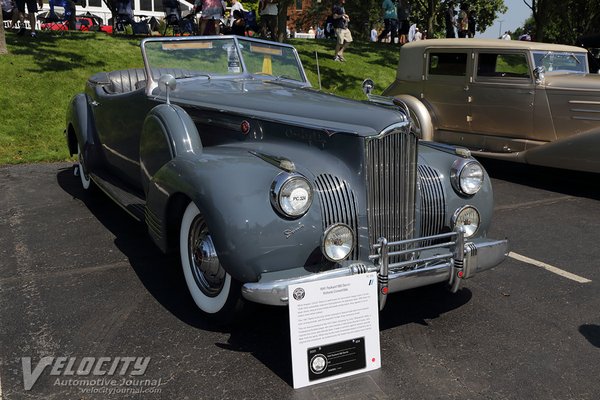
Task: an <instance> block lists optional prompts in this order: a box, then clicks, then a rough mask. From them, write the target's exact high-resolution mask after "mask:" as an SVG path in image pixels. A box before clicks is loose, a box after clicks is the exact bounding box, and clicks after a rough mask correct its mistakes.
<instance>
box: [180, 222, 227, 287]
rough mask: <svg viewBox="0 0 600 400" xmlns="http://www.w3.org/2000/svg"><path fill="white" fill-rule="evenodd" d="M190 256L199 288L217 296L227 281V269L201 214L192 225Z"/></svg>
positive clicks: (189, 243)
mask: <svg viewBox="0 0 600 400" xmlns="http://www.w3.org/2000/svg"><path fill="white" fill-rule="evenodd" d="M188 256H189V260H190V266H191V268H192V275H193V276H194V280H195V281H196V284H197V285H198V288H199V289H200V290H201V291H202V293H204V294H205V295H207V296H209V297H215V296H217V295H218V294H219V293H220V292H221V290H222V289H223V285H224V283H225V270H224V269H223V267H221V264H220V263H219V257H218V256H217V252H216V250H215V246H214V244H213V241H212V238H211V237H210V234H209V233H208V227H207V226H206V223H205V222H204V219H203V218H202V217H201V216H197V217H196V218H195V219H194V221H193V222H192V226H191V227H190V233H189V236H188Z"/></svg>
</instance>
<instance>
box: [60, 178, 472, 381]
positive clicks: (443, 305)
mask: <svg viewBox="0 0 600 400" xmlns="http://www.w3.org/2000/svg"><path fill="white" fill-rule="evenodd" d="M56 179H57V182H58V184H59V186H60V187H61V188H62V189H63V190H64V191H65V192H66V193H68V194H69V195H70V196H72V197H73V198H75V199H78V200H80V201H81V202H83V204H84V205H85V206H86V207H87V208H88V209H89V210H90V212H91V213H92V214H93V215H94V217H95V218H96V219H97V220H98V221H99V222H100V223H101V224H102V225H103V226H104V227H106V229H108V230H109V231H110V232H111V233H112V234H113V235H114V237H115V240H114V243H115V245H116V246H117V247H118V249H119V250H120V251H121V252H122V253H123V254H124V255H125V256H126V257H127V258H128V260H129V262H130V264H131V267H132V268H133V270H134V271H135V273H136V275H137V276H138V278H139V280H140V281H141V282H142V284H143V285H144V287H145V288H146V289H147V290H148V292H149V293H150V294H151V295H152V296H153V297H154V298H155V299H156V300H157V301H158V302H159V303H160V304H161V305H162V306H163V307H164V308H165V309H167V310H168V311H169V312H170V313H171V314H173V315H174V316H176V317H177V318H178V319H180V320H181V321H182V322H184V323H186V324H188V325H191V326H193V327H195V328H198V329H202V330H207V331H214V332H224V333H229V334H230V335H229V339H228V340H227V342H226V343H216V346H218V347H219V348H222V349H225V350H230V351H236V352H245V353H250V354H252V355H253V356H254V357H255V358H256V359H258V360H259V361H260V362H261V363H263V364H264V365H265V366H266V367H267V368H269V369H270V370H271V371H273V373H275V374H276V375H277V376H279V377H280V378H281V379H282V380H283V381H285V382H287V383H288V384H289V385H290V386H292V374H291V372H292V371H291V367H290V366H291V354H290V353H291V349H290V333H289V316H288V309H287V307H275V306H263V305H258V304H249V305H248V306H249V307H248V310H247V311H248V312H246V313H245V314H244V319H243V320H241V321H239V322H237V323H236V324H234V325H231V326H227V327H222V326H218V325H216V324H214V323H212V322H211V321H209V320H207V319H206V318H205V317H203V315H202V314H201V313H200V312H199V311H198V310H197V308H196V306H195V304H194V302H193V300H192V298H191V297H190V295H189V294H188V290H187V286H186V283H185V280H184V278H183V274H182V273H181V267H180V263H179V258H178V256H177V255H176V254H171V255H165V254H163V253H162V252H161V251H160V250H159V249H158V248H157V247H156V246H155V245H154V243H153V242H152V240H151V239H150V236H149V235H148V234H147V232H146V228H145V226H144V225H143V224H142V223H135V222H134V220H133V219H132V218H131V217H130V216H129V215H127V214H126V213H125V212H124V211H123V210H122V209H121V208H119V206H117V205H116V204H114V203H113V202H112V201H111V200H110V199H109V198H108V197H107V196H106V195H104V194H103V193H101V192H100V191H99V190H98V189H97V188H96V189H93V191H92V192H88V191H84V190H83V189H82V187H81V184H80V181H79V178H78V177H76V176H74V175H73V168H72V167H69V168H64V169H61V170H59V172H58V174H57V176H56ZM471 297H472V294H471V292H470V291H469V290H468V289H462V290H460V291H459V292H458V293H456V294H452V293H450V292H448V291H447V290H445V288H444V287H443V286H442V285H434V286H430V287H425V288H420V289H414V290H409V291H406V292H402V293H396V294H392V295H391V296H389V297H388V300H387V305H386V307H385V308H384V310H383V311H382V312H381V313H380V317H379V318H380V330H386V329H390V328H393V327H396V326H400V325H404V324H409V323H417V324H420V325H427V322H426V320H428V319H434V318H437V317H439V316H440V315H442V314H444V313H446V312H449V311H451V310H453V309H456V308H458V307H461V306H463V305H464V304H466V303H468V302H469V301H470V299H471Z"/></svg>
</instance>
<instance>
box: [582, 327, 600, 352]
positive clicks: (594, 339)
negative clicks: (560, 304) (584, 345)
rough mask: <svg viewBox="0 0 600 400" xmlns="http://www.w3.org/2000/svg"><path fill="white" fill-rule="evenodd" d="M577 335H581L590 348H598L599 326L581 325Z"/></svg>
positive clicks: (599, 341) (599, 340) (599, 339)
mask: <svg viewBox="0 0 600 400" xmlns="http://www.w3.org/2000/svg"><path fill="white" fill-rule="evenodd" d="M579 333H581V334H582V335H583V337H584V338H586V339H587V340H588V342H590V343H591V344H592V346H594V347H599V348H600V325H591V324H585V325H581V326H580V327H579Z"/></svg>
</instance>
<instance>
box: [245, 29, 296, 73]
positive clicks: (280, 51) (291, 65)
mask: <svg viewBox="0 0 600 400" xmlns="http://www.w3.org/2000/svg"><path fill="white" fill-rule="evenodd" d="M239 43H240V50H241V53H242V57H243V59H244V63H245V64H246V68H247V70H248V72H249V73H251V74H257V75H271V76H275V77H278V78H283V79H291V80H295V81H301V82H303V81H304V75H303V74H302V66H301V65H300V64H299V63H298V59H297V57H296V53H295V52H294V49H293V48H292V47H284V46H279V45H277V44H269V43H264V42H255V41H250V40H244V39H239Z"/></svg>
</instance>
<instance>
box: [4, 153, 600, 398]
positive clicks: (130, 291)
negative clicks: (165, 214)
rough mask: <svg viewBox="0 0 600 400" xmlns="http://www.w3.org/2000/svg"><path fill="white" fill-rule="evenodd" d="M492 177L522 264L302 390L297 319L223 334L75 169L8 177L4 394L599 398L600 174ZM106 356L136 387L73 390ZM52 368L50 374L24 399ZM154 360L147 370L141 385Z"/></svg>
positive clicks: (168, 258)
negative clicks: (293, 348)
mask: <svg viewBox="0 0 600 400" xmlns="http://www.w3.org/2000/svg"><path fill="white" fill-rule="evenodd" d="M485 165H486V168H488V171H489V172H490V175H491V176H492V179H493V185H494V192H495V199H496V203H495V216H494V222H493V226H492V230H491V232H490V235H489V236H491V237H496V238H502V237H508V238H509V240H510V246H511V251H512V253H511V257H510V258H508V259H507V260H506V261H505V262H504V263H502V264H501V265H500V266H498V267H496V268H495V269H493V270H491V271H488V272H486V273H485V274H480V275H478V276H476V277H475V278H473V279H471V280H469V281H468V282H467V283H466V284H465V285H464V287H463V289H462V290H460V291H459V292H458V293H457V294H450V293H448V292H445V291H443V290H440V288H439V287H431V288H421V289H416V290H411V291H407V292H403V293H399V294H395V295H392V296H390V298H389V299H388V303H387V305H386V308H385V309H384V310H383V311H382V312H381V313H380V334H381V336H380V340H381V353H382V368H381V369H379V370H376V371H373V372H370V373H363V374H359V375H355V376H353V377H350V378H345V379H340V380H336V381H333V382H329V383H322V384H318V385H315V386H311V387H308V388H304V389H298V390H295V389H293V387H292V376H291V356H290V344H289V327H288V326H289V320H288V315H287V308H281V307H267V306H256V307H254V308H253V309H252V310H251V311H250V312H249V313H248V315H247V318H246V320H245V321H242V322H240V323H239V324H237V325H235V326H233V327H230V328H222V327H219V326H216V325H214V324H212V323H210V322H208V321H206V320H205V319H203V318H202V316H201V315H200V314H199V313H198V312H197V311H196V310H195V306H194V304H193V301H192V299H191V298H190V296H189V295H188V293H187V289H186V287H185V281H184V279H183V275H182V273H181V271H180V267H179V264H178V261H177V259H176V257H174V256H173V255H163V254H161V253H160V252H159V250H158V249H157V248H156V247H155V246H154V245H153V243H152V242H151V240H150V238H149V237H148V235H147V234H146V232H145V229H144V227H143V225H141V224H138V223H135V222H134V221H133V220H131V219H130V217H128V215H127V214H126V213H125V212H123V211H122V210H121V209H120V208H119V207H117V206H116V205H114V204H113V203H112V202H111V201H110V200H109V199H108V198H107V197H105V196H104V195H103V194H101V193H96V194H95V195H90V194H88V193H86V192H84V191H83V190H82V189H81V187H80V183H79V179H78V178H77V177H75V176H73V173H72V164H68V163H54V164H32V165H18V166H3V167H0V205H1V207H0V238H1V240H0V400H4V399H29V398H32V399H37V398H43V399H66V398H75V399H107V398H140V399H154V398H156V399H544V400H546V399H590V400H596V399H598V398H600V311H599V310H600V290H599V289H600V284H599V283H600V261H598V260H600V246H599V245H598V243H599V242H600V185H599V183H600V179H599V178H600V177H599V176H598V175H593V174H581V173H574V172H565V171H555V170H550V169H543V168H531V167H527V166H515V165H513V164H506V163H499V162H486V163H485ZM523 260H526V261H523ZM561 271H562V272H564V273H561ZM565 273H566V274H565ZM574 277H578V278H582V280H579V281H578V280H577V279H574ZM44 357H52V358H46V359H44ZM61 357H62V358H61ZM101 357H105V360H104V361H105V364H104V365H103V366H104V367H106V368H108V366H109V365H110V366H112V365H113V363H114V366H115V368H117V369H116V370H115V371H119V370H120V369H121V367H124V368H125V367H127V368H125V370H126V371H125V372H126V373H125V374H124V375H123V376H121V375H119V373H117V372H114V371H113V372H114V373H113V374H112V376H114V377H118V378H122V379H124V381H119V382H117V384H116V385H111V384H109V383H107V382H106V381H98V382H95V384H96V385H94V386H92V387H81V386H77V384H76V383H73V382H74V381H77V379H71V380H69V379H70V378H77V377H78V373H79V372H81V370H73V371H72V375H69V373H68V371H69V369H68V368H66V364H68V363H69V360H70V359H73V362H74V363H75V365H76V366H77V365H78V366H79V367H80V368H83V369H85V368H84V367H82V363H83V364H85V363H86V362H87V361H90V363H94V362H96V363H97V362H98V360H99V359H100V358H101ZM40 360H46V361H48V360H49V362H50V364H49V366H48V367H47V368H45V369H43V370H38V371H37V372H39V374H38V375H39V377H38V378H37V379H35V382H34V383H33V385H31V387H30V388H27V389H26V387H25V386H26V385H27V384H28V383H29V384H31V383H32V379H33V378H32V377H34V376H37V375H36V370H35V368H36V367H40V365H41V367H44V365H45V364H43V363H40ZM127 360H130V361H127ZM144 360H147V361H148V364H147V365H146V368H145V369H144V370H143V372H144V373H143V374H142V375H140V376H132V375H131V374H129V375H128V374H127V373H129V372H132V371H134V372H135V368H136V367H135V365H137V364H136V363H137V362H138V361H139V362H143V361H144ZM28 363H29V364H28ZM61 363H62V364H61ZM127 363H129V364H127ZM126 364H127V365H126ZM90 365H91V364H90ZM41 367H40V368H41ZM138 367H140V366H139V365H138ZM106 368H105V369H106ZM140 368H141V367H140ZM40 371H41V372H40ZM65 371H67V372H65ZM84 372H85V371H84ZM106 375H111V374H106ZM84 378H89V376H84ZM95 378H98V377H97V376H95ZM136 379H137V381H136ZM110 388H114V389H119V390H121V393H116V392H115V393H108V389H110ZM125 389H129V390H128V391H127V392H125ZM94 390H95V392H94Z"/></svg>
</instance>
